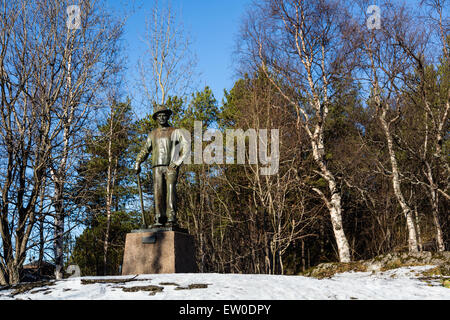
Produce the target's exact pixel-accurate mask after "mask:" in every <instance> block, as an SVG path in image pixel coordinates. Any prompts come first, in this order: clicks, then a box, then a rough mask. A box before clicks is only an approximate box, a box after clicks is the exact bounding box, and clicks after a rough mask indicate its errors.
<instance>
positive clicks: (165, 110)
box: [152, 105, 172, 120]
mask: <svg viewBox="0 0 450 320" xmlns="http://www.w3.org/2000/svg"><path fill="white" fill-rule="evenodd" d="M154 110H155V112H154V113H153V115H152V118H153V120H156V116H157V115H158V113H167V114H168V115H169V116H170V115H172V110H170V109H169V108H167V107H166V106H163V105H157V106H156V107H155V109H154Z"/></svg>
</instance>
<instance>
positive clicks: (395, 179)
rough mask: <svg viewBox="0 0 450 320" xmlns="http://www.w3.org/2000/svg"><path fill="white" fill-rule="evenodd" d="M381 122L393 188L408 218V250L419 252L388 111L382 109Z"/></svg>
mask: <svg viewBox="0 0 450 320" xmlns="http://www.w3.org/2000/svg"><path fill="white" fill-rule="evenodd" d="M378 118H379V120H380V122H381V127H382V129H383V132H384V134H385V136H386V142H387V145H388V151H389V159H390V162H391V167H392V175H391V178H392V186H393V188H394V194H395V197H396V198H397V201H398V203H399V204H400V207H401V208H402V212H403V215H404V216H405V218H406V227H407V229H408V249H409V252H418V245H417V233H416V228H415V225H414V217H413V213H412V210H411V208H410V207H409V206H408V204H407V203H406V200H405V198H404V196H403V193H402V190H401V188H400V173H399V169H398V164H397V159H396V157H395V152H394V147H393V142H392V136H391V132H390V130H389V125H388V123H387V121H386V109H385V108H383V107H382V110H381V111H380V113H379V117H378Z"/></svg>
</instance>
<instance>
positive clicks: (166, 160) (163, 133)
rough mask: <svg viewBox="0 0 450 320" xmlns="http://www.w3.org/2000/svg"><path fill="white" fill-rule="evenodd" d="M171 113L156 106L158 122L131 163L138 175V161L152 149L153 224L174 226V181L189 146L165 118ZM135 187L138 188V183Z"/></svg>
mask: <svg viewBox="0 0 450 320" xmlns="http://www.w3.org/2000/svg"><path fill="white" fill-rule="evenodd" d="M171 115H172V111H171V110H170V109H168V108H166V107H164V106H162V105H159V106H157V107H156V111H155V112H154V114H153V116H152V117H153V119H154V120H156V122H157V123H158V128H157V129H155V130H152V131H151V132H150V133H149V135H148V137H147V141H146V143H145V145H144V147H143V148H142V150H141V152H140V153H139V154H138V156H137V159H136V164H135V167H134V169H135V171H136V174H137V175H138V177H139V173H140V172H141V163H142V162H143V161H145V160H146V159H147V157H148V156H149V154H150V153H152V169H153V195H154V206H155V224H154V225H153V226H152V227H162V226H164V225H165V226H168V227H176V226H177V225H178V223H177V216H176V212H177V208H176V183H177V177H178V171H179V168H180V165H181V163H182V162H183V160H184V158H185V157H186V155H187V152H188V148H189V147H190V146H189V142H188V140H187V139H186V138H185V137H184V136H183V133H182V132H181V130H179V129H177V128H174V127H171V126H170V125H169V123H168V121H169V118H170V116H171ZM180 151H181V154H180ZM138 181H139V180H138ZM138 187H139V188H140V186H138ZM166 219H167V221H166Z"/></svg>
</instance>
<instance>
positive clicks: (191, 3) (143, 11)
mask: <svg viewBox="0 0 450 320" xmlns="http://www.w3.org/2000/svg"><path fill="white" fill-rule="evenodd" d="M108 1H109V3H110V4H111V5H112V7H114V8H115V9H117V10H118V11H119V12H120V11H122V10H128V11H129V12H130V11H131V13H129V17H128V19H127V22H126V26H125V34H124V40H125V53H126V55H127V56H128V63H127V64H128V65H127V68H128V71H127V73H126V78H127V82H128V83H129V84H130V85H131V88H132V89H130V90H132V91H134V92H132V95H133V97H134V99H133V105H134V107H135V108H134V109H135V110H136V111H138V112H137V113H138V116H143V114H142V113H141V112H139V110H140V109H141V108H140V106H139V94H140V93H139V92H138V90H136V89H135V88H134V86H133V84H134V81H135V80H136V78H137V77H135V76H134V74H136V72H137V67H136V64H137V60H138V58H139V57H140V56H141V55H142V52H143V43H142V40H141V39H142V36H143V35H144V29H145V18H146V16H147V15H148V14H149V13H150V12H151V8H152V6H153V3H154V1H153V0H150V1H149V0H147V1H146V0H135V1H134V2H133V3H130V2H126V1H124V0H108ZM166 2H167V0H159V4H160V5H163V4H165V3H166ZM250 3H251V0H171V5H172V8H173V9H175V12H177V13H179V12H181V19H182V22H183V25H184V26H185V28H186V29H187V31H188V33H189V35H190V38H191V39H192V42H193V45H192V48H191V49H192V51H193V52H194V54H195V55H196V57H197V69H196V71H197V72H198V73H200V76H199V79H197V80H198V81H197V82H198V89H200V90H201V89H203V88H204V87H205V86H206V85H208V86H209V87H210V88H211V89H212V91H213V93H214V96H215V97H216V99H217V100H218V102H219V103H220V102H221V100H222V97H223V90H224V89H227V90H229V89H231V88H232V86H233V83H234V80H236V79H235V77H234V74H235V69H234V67H235V65H236V64H234V63H233V61H232V58H233V57H232V52H233V50H234V46H235V38H236V36H237V33H238V31H239V28H240V19H241V17H242V15H243V14H244V12H245V10H246V7H247V6H248V5H249V4H250ZM130 9H133V10H130ZM179 16H180V15H179Z"/></svg>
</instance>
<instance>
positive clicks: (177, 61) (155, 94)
mask: <svg viewBox="0 0 450 320" xmlns="http://www.w3.org/2000/svg"><path fill="white" fill-rule="evenodd" d="M143 42H144V44H145V47H146V50H145V53H144V56H143V57H142V58H141V59H140V60H139V63H138V67H139V75H140V79H141V85H142V88H143V90H144V92H145V94H146V99H147V102H148V103H149V104H150V105H151V106H152V105H153V104H154V103H158V104H164V103H165V102H166V100H167V98H168V97H169V96H171V95H178V96H180V97H184V96H185V94H186V93H187V89H188V88H190V86H192V83H191V82H192V80H193V79H192V77H193V72H194V67H195V59H194V56H193V54H192V52H191V49H190V46H191V41H190V39H189V37H188V35H187V33H186V30H185V29H184V27H183V25H182V23H181V21H180V18H179V17H178V16H177V15H176V14H175V12H174V9H173V8H172V6H171V5H170V3H168V4H167V5H166V6H159V4H158V1H155V2H154V5H153V7H152V9H151V12H150V15H149V17H148V19H147V21H146V29H145V35H144V37H143Z"/></svg>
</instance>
